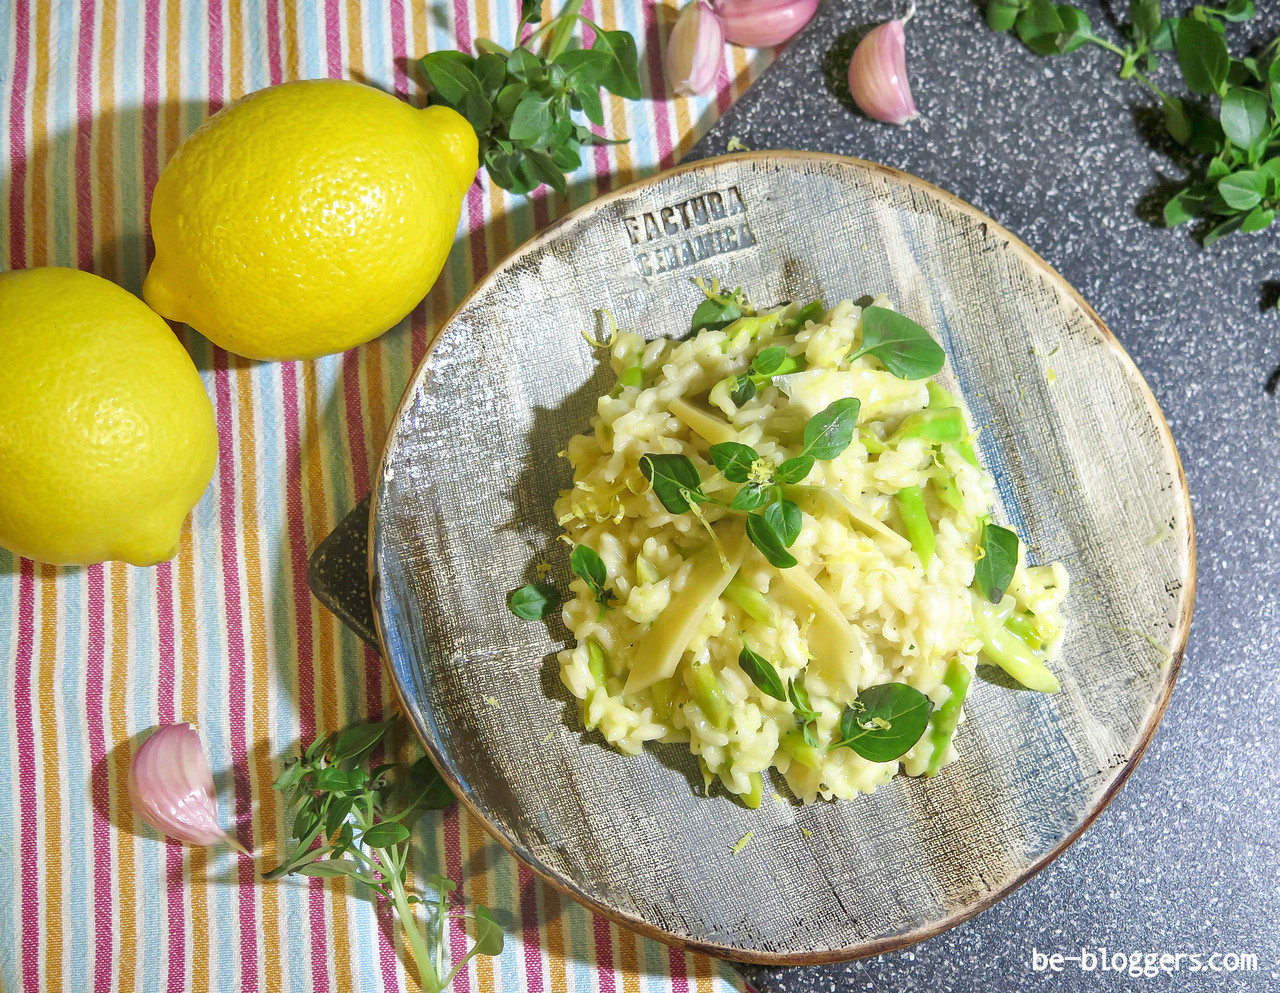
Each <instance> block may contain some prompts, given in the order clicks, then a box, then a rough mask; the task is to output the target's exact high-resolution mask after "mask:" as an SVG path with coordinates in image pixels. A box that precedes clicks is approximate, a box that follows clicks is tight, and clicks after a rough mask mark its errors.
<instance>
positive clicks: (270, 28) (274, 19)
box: [266, 0, 287, 86]
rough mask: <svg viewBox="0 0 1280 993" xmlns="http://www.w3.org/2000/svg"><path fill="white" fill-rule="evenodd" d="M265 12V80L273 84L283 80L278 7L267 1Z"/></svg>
mask: <svg viewBox="0 0 1280 993" xmlns="http://www.w3.org/2000/svg"><path fill="white" fill-rule="evenodd" d="M286 2H287V0H286ZM266 14H267V80H268V82H269V83H270V84H271V85H272V86H275V85H277V84H278V83H283V82H284V56H283V55H282V54H281V52H280V8H279V7H277V6H276V5H275V4H274V3H268V4H267V10H266Z"/></svg>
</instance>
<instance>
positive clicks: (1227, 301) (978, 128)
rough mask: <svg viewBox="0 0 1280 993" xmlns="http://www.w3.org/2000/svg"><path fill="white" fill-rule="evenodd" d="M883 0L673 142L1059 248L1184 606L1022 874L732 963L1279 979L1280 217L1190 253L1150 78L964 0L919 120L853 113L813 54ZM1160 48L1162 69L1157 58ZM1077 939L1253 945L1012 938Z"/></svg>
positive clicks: (917, 65) (818, 975)
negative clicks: (1092, 327)
mask: <svg viewBox="0 0 1280 993" xmlns="http://www.w3.org/2000/svg"><path fill="white" fill-rule="evenodd" d="M1085 6H1086V8H1087V9H1088V12H1089V14H1090V16H1091V18H1092V20H1093V23H1094V24H1095V26H1096V27H1097V30H1098V31H1099V32H1100V33H1103V34H1104V35H1105V34H1108V33H1110V32H1111V31H1112V30H1113V29H1112V27H1111V26H1110V25H1109V24H1108V15H1107V14H1106V13H1105V12H1104V8H1101V7H1099V6H1098V5H1097V4H1094V3H1088V4H1086V5H1085ZM1126 6H1127V5H1124V4H1121V3H1119V2H1115V3H1112V4H1108V5H1106V8H1105V9H1106V10H1110V9H1112V8H1115V9H1117V10H1122V9H1124V8H1125V7H1126ZM904 7H905V3H893V2H886V0H874V2H861V0H859V2H852V0H827V3H826V4H825V5H824V7H823V10H822V11H821V13H820V14H819V15H818V18H817V20H815V22H814V24H813V25H812V26H811V27H810V29H809V30H807V31H806V32H805V34H804V35H803V36H802V37H801V38H799V39H798V40H797V41H796V42H795V43H794V44H793V45H792V47H791V48H790V50H789V51H788V52H787V54H786V55H785V56H784V57H783V58H782V59H781V60H780V61H779V62H777V63H776V64H775V65H774V66H773V67H771V68H770V69H769V70H768V71H767V73H766V74H765V75H764V76H763V77H762V78H761V79H760V80H759V82H757V83H756V85H754V86H753V87H752V88H751V89H750V90H749V91H748V92H747V93H746V94H745V95H744V97H743V98H742V99H741V100H740V101H739V103H738V104H737V106H736V107H734V108H733V110H731V111H730V113H729V114H728V115H727V116H726V117H724V118H723V119H721V121H719V122H718V123H717V124H716V126H715V128H714V129H713V130H712V132H711V133H710V134H708V135H707V136H706V137H705V138H704V139H703V140H702V141H701V142H700V143H699V144H698V146H697V147H696V148H695V149H694V152H693V154H692V155H691V156H690V157H691V158H696V157H701V156H706V155H714V154H719V153H721V152H723V151H724V150H725V146H726V144H727V142H728V140H729V138H730V137H737V138H739V139H740V140H741V141H742V142H743V143H744V144H745V145H746V146H747V147H749V148H752V149H771V148H798V149H810V150H815V151H826V152H838V153H841V154H844V155H854V156H858V157H860V158H866V159H871V160H874V161H876V162H882V163H885V164H887V165H890V166H894V167H896V168H899V169H903V170H905V171H907V172H910V173H914V174H915V175H917V176H921V177H923V178H924V179H927V180H929V181H931V182H934V183H937V184H938V185H939V186H941V187H943V188H944V189H947V190H949V191H951V192H952V193H955V194H956V195H958V196H960V197H962V198H963V199H965V200H968V201H969V202H970V203H973V204H974V205H976V206H977V207H979V208H980V209H982V210H984V211H986V212H987V213H988V214H990V215H991V216H992V217H994V218H995V219H996V220H997V221H999V222H1000V223H1001V224H1004V225H1005V226H1006V227H1008V228H1010V229H1011V230H1012V231H1013V232H1014V233H1016V234H1017V235H1019V236H1020V237H1021V238H1022V239H1023V240H1024V241H1026V242H1027V243H1028V244H1029V245H1030V246H1031V247H1032V248H1034V249H1035V250H1036V251H1037V252H1039V253H1040V254H1041V255H1043V256H1044V257H1045V258H1046V259H1047V260H1048V261H1049V263H1050V264H1051V265H1053V266H1054V267H1056V268H1057V269H1058V270H1059V271H1060V272H1062V273H1063V275H1064V276H1066V278H1067V279H1068V280H1069V281H1070V282H1071V283H1073V284H1074V285H1075V286H1076V287H1077V288H1078V289H1079V290H1080V292H1081V293H1082V294H1083V295H1084V297H1085V299H1087V300H1088V301H1089V302H1090V303H1091V304H1092V305H1093V306H1094V308H1095V309H1096V310H1097V311H1098V313H1099V314H1100V315H1101V316H1102V319H1103V320H1104V321H1105V322H1106V323H1107V324H1108V325H1109V326H1110V328H1111V329H1112V331H1114V332H1115V334H1116V335H1117V337H1119V339H1120V341H1121V342H1122V343H1123V344H1124V346H1125V347H1126V348H1127V349H1128V350H1129V353H1130V354H1131V355H1132V356H1133V358H1134V360H1135V361H1136V362H1137V364H1138V367H1139V368H1140V369H1141V370H1142V373H1143V375H1144V376H1145V377H1146V379H1147V382H1148V383H1149V384H1150V385H1151V388H1152V390H1153V391H1154V392H1155V395H1156V398H1157V399H1158V400H1159V402H1160V404H1161V406H1162V407H1163V408H1164V411H1165V416H1166V417H1167V418H1168V420H1169V424H1170V427H1171V428H1172V429H1173V434H1174V437H1175V439H1176V440H1177V443H1178V447H1179V450H1180V452H1181V454H1182V459H1183V462H1184V464H1185V467H1186V472H1187V478H1188V481H1189V484H1190V487H1191V497H1192V502H1193V505H1194V507H1195V514H1196V527H1197V532H1198V539H1199V540H1198V545H1199V558H1200V572H1199V589H1198V595H1197V598H1196V610H1195V620H1194V624H1193V627H1192V633H1191V641H1190V645H1189V647H1188V649H1187V654H1186V659H1185V661H1184V663H1183V667H1182V674H1181V676H1180V678H1179V681H1178V687H1177V690H1176V692H1175V693H1174V697H1173V702H1172V703H1171V705H1170V707H1169V710H1168V713H1167V715H1166V716H1165V718H1164V722H1163V724H1162V725H1161V727H1160V728H1159V730H1158V732H1157V734H1156V737H1155V740H1154V742H1153V743H1152V745H1151V747H1150V749H1149V751H1148V752H1147V755H1146V757H1145V758H1144V759H1143V760H1142V762H1141V764H1140V766H1139V767H1138V769H1137V770H1135V772H1134V773H1133V776H1132V778H1131V779H1130V780H1129V783H1128V784H1127V785H1126V786H1125V787H1124V788H1123V789H1122V790H1121V791H1120V794H1119V796H1118V797H1117V798H1116V800H1115V801H1114V802H1113V803H1112V804H1111V806H1110V807H1109V808H1108V809H1107V810H1106V811H1105V812H1104V813H1103V814H1102V816H1101V817H1100V818H1099V819H1098V821H1097V822H1096V823H1095V824H1094V825H1093V827H1091V828H1090V829H1089V830H1088V831H1086V832H1085V834H1084V835H1083V836H1082V837H1081V839H1080V840H1079V841H1078V842H1076V844H1075V845H1073V846H1072V847H1071V848H1070V849H1068V851H1067V852H1066V853H1065V854H1064V855H1063V856H1062V857H1061V858H1059V859H1058V860H1057V861H1056V862H1055V863H1053V864H1052V865H1050V866H1049V868H1047V869H1046V870H1045V871H1044V872H1042V873H1041V874H1040V875H1039V876H1037V877H1036V878H1034V879H1032V880H1031V881H1030V882H1029V883H1027V884H1026V885H1025V886H1023V887H1022V888H1021V889H1020V890H1018V891H1017V892H1015V893H1014V894H1013V895H1011V896H1010V897H1008V898H1007V899H1005V900H1003V901H1002V902H1000V903H999V904H997V905H996V906H995V907H993V908H992V909H990V910H988V911H986V912H985V913H983V914H981V915H979V916H978V917H976V918H974V919H973V920H971V921H969V922H968V923H966V924H964V925H962V926H960V927H958V928H956V929H955V930H953V931H950V932H948V933H947V934H944V935H941V936H939V937H937V938H935V939H933V940H931V941H927V942H924V943H922V944H920V945H916V946H914V947H913V948H910V949H907V950H905V951H901V952H896V953H892V954H889V955H883V956H880V957H878V958H875V959H868V960H863V961H859V962H854V963H850V964H847V965H841V966H826V967H821V968H806V969H782V970H775V969H758V968H754V967H751V968H745V967H744V969H743V972H744V974H745V975H747V977H748V978H749V979H750V980H751V982H752V983H753V984H754V985H755V986H756V987H757V988H758V989H759V990H761V991H762V993H800V991H804V993H816V991H819V990H823V991H825V990H832V991H836V990H850V991H851V990H875V991H886V993H887V991H908V990H910V991H917V990H920V991H929V993H944V991H957V993H959V991H971V990H972V991H977V990H983V991H1001V993H1003V991H1015V990H1024V989H1053V990H1064V991H1077V990H1080V991H1083V990H1091V991H1092V990H1107V991H1111V990H1142V989H1177V990H1229V989H1250V990H1264V991H1265V990H1280V939H1278V938H1277V932H1276V920H1277V918H1280V856H1277V848H1278V847H1280V817H1278V816H1277V815H1278V813H1280V810H1278V808H1280V802H1278V799H1277V798H1278V797H1280V756H1278V754H1277V753H1278V751H1280V717H1278V716H1277V715H1278V714H1280V679H1278V678H1277V673H1278V671H1280V607H1278V605H1277V604H1278V602H1280V547H1278V546H1277V543H1276V527H1275V523H1276V519H1277V517H1280V514H1277V513H1276V512H1275V505H1276V504H1277V502H1278V501H1280V398H1277V397H1276V396H1273V395H1270V394H1268V392H1267V391H1266V388H1265V387H1266V384H1267V380H1268V377H1269V376H1270V375H1271V373H1272V370H1273V369H1275V368H1276V367H1277V365H1280V313H1277V312H1275V311H1269V312H1264V310H1263V304H1264V302H1265V303H1274V301H1275V296H1276V291H1277V289H1280V227H1277V228H1275V229H1273V230H1271V231H1268V232H1265V233H1263V234H1258V235H1236V236H1233V237H1232V238H1230V239H1228V240H1227V241H1224V242H1222V243H1221V244H1219V245H1218V246H1217V247H1216V248H1214V249H1213V250H1212V251H1207V252H1206V251H1204V250H1203V249H1201V248H1200V247H1199V246H1198V244H1196V243H1195V242H1194V241H1193V240H1192V239H1191V238H1190V236H1189V234H1188V232H1187V231H1186V230H1185V229H1180V230H1176V231H1168V230H1165V229H1162V228H1158V227H1155V226H1153V224H1152V221H1151V218H1153V217H1155V216H1158V213H1159V207H1160V206H1161V205H1162V204H1163V197H1162V196H1161V195H1160V191H1161V190H1162V188H1164V189H1166V190H1167V177H1177V176H1178V175H1180V174H1181V173H1180V166H1179V161H1178V158H1177V155H1176V154H1175V149H1174V147H1173V146H1172V145H1171V144H1170V143H1169V142H1168V140H1167V138H1166V139H1163V140H1162V139H1161V137H1160V135H1161V130H1160V127H1159V124H1158V120H1159V118H1158V116H1157V115H1156V113H1155V111H1154V110H1153V109H1152V108H1153V102H1152V100H1151V99H1150V97H1149V96H1148V95H1147V94H1146V93H1145V92H1144V90H1143V89H1142V88H1141V87H1140V86H1138V85H1137V84H1136V83H1132V82H1125V81H1122V80H1119V79H1116V78H1115V71H1116V68H1117V60H1116V59H1114V58H1113V57H1111V56H1109V55H1107V54H1106V53H1104V52H1101V51H1098V50H1096V49H1092V48H1091V49H1088V50H1085V51H1081V52H1078V53H1076V54H1074V55H1070V56H1065V57H1062V58H1055V59H1046V58H1040V57H1038V56H1035V55H1032V54H1031V53H1030V52H1029V51H1027V50H1026V49H1025V48H1023V47H1022V46H1021V45H1020V44H1019V43H1018V42H1017V40H1016V39H1015V38H1013V37H1012V36H1008V35H997V34H994V33H993V32H991V31H989V30H988V29H987V28H986V26H985V25H984V24H983V21H982V10H981V8H980V7H979V6H978V5H976V4H974V3H971V2H965V0H950V2H945V3H944V2H941V0H924V2H922V3H920V5H919V10H918V12H917V14H916V16H915V18H914V20H912V21H911V22H910V23H909V24H908V25H907V59H908V67H909V69H910V73H911V77H912V83H913V88H914V92H915V98H916V102H917V105H918V107H919V109H920V111H921V113H922V114H923V115H924V117H925V119H926V121H927V123H928V130H927V131H926V130H925V128H924V127H922V126H921V125H920V124H919V123H914V124H912V125H910V126H909V127H906V128H894V127H891V126H888V125H882V124H875V123H873V122H871V121H868V120H867V119H865V118H864V117H861V116H860V115H858V114H857V113H856V112H855V111H854V110H853V109H852V107H851V105H850V103H849V97H848V93H847V90H846V91H844V92H843V93H842V94H841V93H837V92H835V91H834V89H833V88H832V87H831V86H830V85H829V84H828V83H827V82H826V81H825V80H824V75H832V74H838V75H843V71H844V68H845V66H847V63H848V56H849V53H850V51H851V50H852V43H853V40H854V39H855V38H857V37H860V36H861V33H862V32H863V31H864V30H865V29H866V28H867V27H869V26H870V25H871V24H874V23H876V22H878V21H880V20H884V19H886V18H887V17H890V16H894V15H895V14H901V13H902V11H903V8H904ZM1165 7H1166V9H1167V10H1171V9H1172V7H1171V5H1170V4H1169V3H1168V2H1166V4H1165ZM1259 7H1261V8H1263V13H1262V15H1261V17H1260V18H1259V21H1258V22H1257V23H1255V24H1252V25H1247V26H1244V27H1243V28H1239V29H1237V28H1233V30H1232V37H1247V38H1254V39H1260V38H1265V37H1266V36H1267V35H1268V33H1275V32H1276V31H1277V30H1280V4H1276V3H1271V4H1268V3H1266V2H1265V0H1264V2H1260V3H1259ZM1179 10H1181V8H1179ZM824 69H825V73H824ZM1162 72H1163V73H1164V74H1165V76H1164V77H1162V78H1167V80H1168V81H1169V84H1170V86H1175V87H1176V85H1177V74H1176V70H1174V68H1173V66H1172V64H1171V63H1170V65H1169V66H1168V67H1167V68H1165V69H1164V70H1162ZM1162 184H1165V185H1163V187H1162ZM1165 195H1166V196H1167V192H1166V193H1165ZM1082 946H1083V947H1086V948H1090V949H1093V950H1094V951H1095V953H1096V949H1097V946H1104V947H1105V948H1106V949H1107V950H1108V955H1110V954H1111V953H1112V952H1115V951H1122V952H1125V953H1133V952H1152V953H1157V954H1158V953H1163V952H1168V953H1175V954H1176V953H1178V952H1183V953H1203V954H1204V955H1205V956H1206V957H1207V956H1208V955H1209V954H1211V953H1213V952H1219V953H1230V952H1235V953H1252V954H1255V955H1257V957H1258V960H1259V967H1260V968H1259V971H1257V972H1253V973H1248V974H1245V973H1236V974H1231V975H1228V974H1225V973H1210V972H1208V971H1201V972H1199V973H1193V972H1191V971H1189V969H1190V966H1191V963H1190V960H1188V959H1186V958H1185V957H1184V958H1183V960H1182V962H1181V968H1180V970H1179V971H1178V972H1177V973H1176V974H1173V975H1159V976H1156V977H1150V978H1148V977H1133V976H1130V975H1128V974H1121V973H1117V972H1115V971H1106V972H1104V971H1102V968H1101V965H1099V966H1098V967H1097V968H1096V969H1095V970H1094V971H1092V972H1082V971H1081V970H1080V969H1079V967H1078V966H1077V965H1076V964H1075V963H1072V962H1064V963H1063V967H1064V971H1063V972H1061V973H1057V974H1054V973H1051V972H1049V971H1044V972H1041V973H1037V972H1036V971H1035V970H1034V969H1033V961H1032V959H1033V950H1034V951H1039V952H1045V953H1053V952H1060V953H1062V954H1064V955H1071V954H1073V952H1074V954H1077V955H1078V954H1079V949H1080V948H1081V947H1082ZM1086 964H1087V963H1086ZM1206 964H1207V958H1206Z"/></svg>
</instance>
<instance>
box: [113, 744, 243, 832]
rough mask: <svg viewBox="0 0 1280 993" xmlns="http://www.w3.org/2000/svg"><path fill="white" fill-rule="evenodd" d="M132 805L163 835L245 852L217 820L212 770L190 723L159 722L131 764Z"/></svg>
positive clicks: (130, 790)
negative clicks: (229, 847)
mask: <svg viewBox="0 0 1280 993" xmlns="http://www.w3.org/2000/svg"><path fill="white" fill-rule="evenodd" d="M129 799H130V801H132V803H133V809H134V810H136V811H137V812H138V816H139V817H141V818H142V819H143V820H144V821H145V822H146V823H147V824H149V825H151V827H153V828H155V829H156V830H157V831H159V832H160V833H161V834H164V835H168V836H169V837H170V838H176V839H178V840H179V841H185V842H188V843H189V844H192V845H216V844H218V843H225V844H228V845H230V846H231V847H232V848H234V849H236V850H238V851H241V852H244V853H245V854H246V855H247V854H249V853H248V852H246V851H245V849H244V847H243V846H242V845H241V844H240V843H239V842H238V841H236V839H235V838H233V837H231V835H229V834H227V832H226V831H224V830H222V828H221V826H219V824H218V811H217V806H216V804H215V803H214V797H213V773H212V772H211V771H210V769H209V759H208V758H207V757H206V756H205V753H204V746H203V745H201V743H200V735H199V733H197V731H196V729H195V728H193V727H192V726H191V725H190V724H165V725H161V726H160V727H159V728H157V729H156V730H155V731H154V732H152V734H151V736H150V737H149V738H147V740H146V741H144V742H143V743H142V746H141V747H140V748H139V749H138V750H137V752H135V753H134V756H133V761H132V763H130V765H129Z"/></svg>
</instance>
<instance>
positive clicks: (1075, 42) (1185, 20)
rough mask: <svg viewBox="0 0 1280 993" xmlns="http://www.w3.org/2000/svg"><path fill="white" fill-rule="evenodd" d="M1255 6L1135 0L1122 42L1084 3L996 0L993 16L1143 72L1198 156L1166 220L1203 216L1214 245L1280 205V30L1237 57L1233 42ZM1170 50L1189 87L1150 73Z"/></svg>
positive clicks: (1267, 221) (1048, 42)
mask: <svg viewBox="0 0 1280 993" xmlns="http://www.w3.org/2000/svg"><path fill="white" fill-rule="evenodd" d="M1255 13H1256V9H1255V5H1254V2H1253V0H1230V2H1228V3H1227V4H1226V5H1225V6H1220V7H1219V6H1209V5H1204V4H1200V5H1196V6H1194V7H1192V8H1191V9H1190V10H1189V11H1188V12H1187V13H1186V15H1185V16H1182V17H1177V16H1172V17H1166V16H1165V15H1164V12H1163V10H1162V9H1161V2H1160V0H1130V3H1129V23H1128V24H1126V25H1123V26H1122V27H1121V34H1122V35H1123V38H1122V40H1121V43H1120V44H1115V43H1113V42H1111V41H1108V40H1106V39H1104V38H1101V37H1099V36H1098V35H1097V34H1095V33H1094V31H1093V27H1092V25H1091V24H1090V23H1089V18H1088V17H1087V16H1086V15H1085V14H1084V12H1083V11H1081V10H1079V9H1078V8H1076V7H1073V6H1071V5H1069V4H1054V3H1052V2H1050V0H991V2H990V3H989V4H988V6H987V23H988V25H989V26H990V27H992V28H993V29H995V30H997V31H1007V30H1009V29H1013V30H1014V31H1015V32H1016V33H1017V35H1018V37H1019V38H1020V39H1021V40H1022V42H1023V43H1024V44H1025V45H1026V46H1027V47H1028V48H1030V49H1031V50H1032V51H1034V52H1037V53H1038V54H1040V55H1062V54H1066V53H1068V52H1073V51H1076V50H1078V49H1080V48H1082V47H1084V46H1085V45H1095V46H1097V47H1099V48H1102V49H1105V50H1106V51H1108V52H1111V53H1113V54H1115V55H1117V56H1119V57H1120V59H1121V66H1120V72H1119V75H1120V76H1121V78H1123V79H1136V80H1138V81H1139V82H1140V83H1141V84H1142V85H1143V86H1145V87H1146V88H1147V89H1148V90H1149V91H1150V92H1151V93H1152V94H1153V95H1154V96H1156V97H1157V98H1158V99H1159V100H1160V105H1161V110H1162V112H1163V115H1164V123H1165V128H1166V129H1167V130H1168V132H1169V135H1170V137H1171V138H1173V140H1174V141H1175V142H1177V143H1178V144H1179V145H1182V146H1183V147H1184V148H1186V149H1187V150H1188V151H1190V152H1192V153H1193V154H1194V155H1196V156H1198V161H1197V163H1196V165H1195V166H1194V168H1193V169H1192V170H1191V172H1190V174H1189V175H1188V176H1187V178H1186V179H1185V180H1184V181H1183V184H1182V187H1181V189H1179V190H1178V191H1177V192H1175V193H1174V195H1173V196H1172V197H1171V198H1170V199H1169V201H1168V202H1167V203H1166V204H1165V207H1164V220H1165V223H1166V224H1167V225H1168V226H1169V227H1175V226H1177V225H1179V224H1184V223H1186V222H1187V221H1190V220H1194V219H1197V218H1199V219H1203V220H1205V221H1206V222H1207V227H1206V229H1205V231H1204V234H1203V238H1202V241H1203V244H1204V246H1205V247H1206V248H1208V247H1210V246H1211V245H1213V244H1214V243H1216V242H1217V241H1220V240H1221V239H1222V238H1225V237H1227V236H1228V235H1230V234H1233V233H1235V232H1237V231H1240V232H1246V233H1247V232H1250V231H1261V230H1263V229H1264V228H1267V227H1269V226H1270V225H1271V223H1272V222H1273V221H1274V220H1275V217H1276V213H1277V211H1278V210H1280V58H1278V57H1277V56H1278V55H1280V37H1278V38H1276V39H1274V40H1272V41H1271V43H1270V44H1268V45H1266V46H1265V47H1264V48H1263V49H1262V50H1261V51H1260V52H1258V53H1257V54H1256V55H1252V56H1241V57H1238V58H1237V57H1235V56H1233V55H1232V54H1231V52H1230V50H1229V48H1228V46H1227V38H1226V33H1227V25H1228V24H1230V23H1240V22H1243V21H1248V20H1250V19H1252V18H1253V17H1254V15H1255ZM1169 51H1172V52H1174V53H1175V55H1176V58H1177V63H1178V69H1179V71H1180V72H1181V74H1182V82H1183V85H1184V86H1185V87H1186V89H1187V91H1188V94H1189V95H1188V96H1179V95H1176V94H1171V93H1168V92H1166V91H1165V90H1163V89H1161V88H1160V87H1159V86H1158V85H1156V83H1155V82H1153V80H1152V78H1151V74H1152V73H1154V72H1155V70H1156V68H1157V63H1158V59H1159V55H1160V54H1161V53H1163V52H1169ZM1215 102H1216V104H1217V108H1216V112H1215V108H1214V104H1215Z"/></svg>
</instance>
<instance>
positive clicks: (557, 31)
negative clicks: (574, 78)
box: [547, 0, 583, 62]
mask: <svg viewBox="0 0 1280 993" xmlns="http://www.w3.org/2000/svg"><path fill="white" fill-rule="evenodd" d="M582 2H583V0H569V2H568V3H566V4H565V5H564V9H563V10H562V11H560V13H559V14H557V15H556V16H555V17H553V18H552V19H551V20H550V21H549V22H548V24H554V25H555V28H554V29H553V30H552V32H551V37H550V39H549V40H548V42H547V61H548V62H552V61H555V58H556V56H557V55H559V54H560V53H561V52H563V51H564V50H565V49H566V48H568V47H569V39H570V38H572V37H573V29H574V26H575V24H576V23H577V21H578V18H579V16H580V15H579V14H578V11H580V10H581V9H582Z"/></svg>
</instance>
